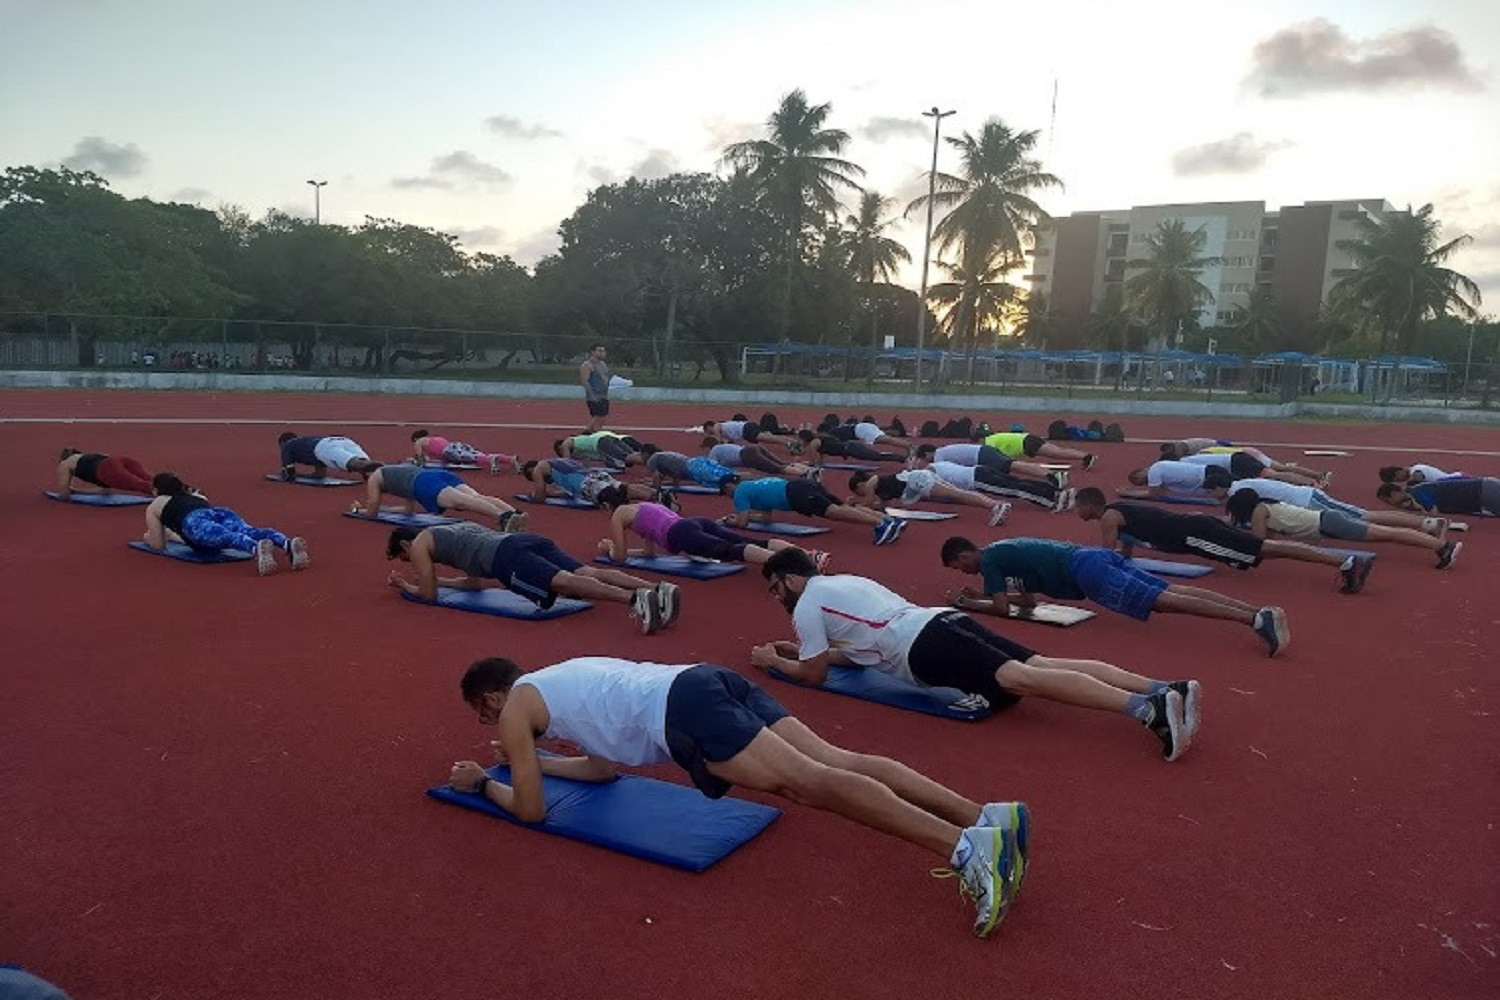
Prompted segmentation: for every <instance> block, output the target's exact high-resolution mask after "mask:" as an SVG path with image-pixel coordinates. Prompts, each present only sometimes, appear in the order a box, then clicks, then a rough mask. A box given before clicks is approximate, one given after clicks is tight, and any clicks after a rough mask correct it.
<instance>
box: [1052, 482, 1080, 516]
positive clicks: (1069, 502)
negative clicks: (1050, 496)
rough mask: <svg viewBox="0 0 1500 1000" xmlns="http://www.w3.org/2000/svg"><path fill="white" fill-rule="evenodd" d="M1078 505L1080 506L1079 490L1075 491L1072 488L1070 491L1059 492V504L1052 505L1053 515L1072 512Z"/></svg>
mask: <svg viewBox="0 0 1500 1000" xmlns="http://www.w3.org/2000/svg"><path fill="white" fill-rule="evenodd" d="M1077 504H1078V491H1077V490H1075V489H1073V488H1071V487H1069V488H1068V489H1065V490H1058V491H1057V502H1056V503H1054V504H1053V505H1052V513H1054V514H1061V513H1062V512H1064V511H1068V510H1072V509H1073V508H1074V507H1075V506H1077Z"/></svg>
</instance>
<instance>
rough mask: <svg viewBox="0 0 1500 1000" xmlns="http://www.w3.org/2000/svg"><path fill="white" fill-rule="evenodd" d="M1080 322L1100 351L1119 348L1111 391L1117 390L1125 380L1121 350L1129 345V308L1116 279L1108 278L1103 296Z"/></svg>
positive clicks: (1124, 350)
mask: <svg viewBox="0 0 1500 1000" xmlns="http://www.w3.org/2000/svg"><path fill="white" fill-rule="evenodd" d="M1084 323H1085V327H1086V328H1087V330H1088V334H1089V339H1090V340H1091V341H1092V342H1093V344H1094V346H1095V347H1097V348H1098V349H1099V350H1101V351H1112V350H1116V349H1118V350H1119V352H1120V363H1119V365H1118V366H1117V367H1116V368H1115V392H1119V391H1120V387H1121V386H1122V385H1124V383H1125V352H1126V351H1127V350H1128V349H1129V346H1130V345H1129V337H1130V325H1131V320H1130V310H1128V309H1126V308H1125V292H1124V288H1123V286H1122V285H1121V284H1120V282H1118V281H1112V282H1110V283H1109V284H1107V285H1105V286H1104V298H1103V299H1101V300H1100V302H1099V306H1098V308H1097V309H1095V310H1094V311H1093V312H1091V313H1089V317H1088V319H1087V320H1085V321H1084ZM1116 345H1118V348H1117V346H1116Z"/></svg>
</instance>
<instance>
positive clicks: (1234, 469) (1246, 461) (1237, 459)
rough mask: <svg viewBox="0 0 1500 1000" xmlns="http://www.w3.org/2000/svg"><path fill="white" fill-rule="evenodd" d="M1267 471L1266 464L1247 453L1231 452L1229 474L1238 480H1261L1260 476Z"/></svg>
mask: <svg viewBox="0 0 1500 1000" xmlns="http://www.w3.org/2000/svg"><path fill="white" fill-rule="evenodd" d="M1265 471H1266V463H1265V462H1262V461H1261V460H1260V459H1258V458H1256V457H1255V456H1254V455H1252V454H1250V453H1249V452H1247V451H1236V452H1231V453H1230V455H1229V474H1230V475H1231V476H1233V477H1234V478H1235V479H1236V480H1240V479H1259V478H1260V474H1261V473H1262V472H1265Z"/></svg>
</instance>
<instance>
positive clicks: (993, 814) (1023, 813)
mask: <svg viewBox="0 0 1500 1000" xmlns="http://www.w3.org/2000/svg"><path fill="white" fill-rule="evenodd" d="M974 825H975V826H984V827H994V828H995V829H997V830H1014V831H1015V834H1016V855H1015V857H1016V862H1015V865H1016V892H1020V891H1021V880H1022V879H1024V878H1025V877H1026V863H1027V861H1028V860H1029V859H1030V856H1031V855H1030V853H1029V847H1028V843H1029V841H1030V837H1031V810H1030V809H1027V808H1026V803H1024V802H986V803H985V804H984V805H983V806H981V807H980V809H979V822H978V823H976V824H974Z"/></svg>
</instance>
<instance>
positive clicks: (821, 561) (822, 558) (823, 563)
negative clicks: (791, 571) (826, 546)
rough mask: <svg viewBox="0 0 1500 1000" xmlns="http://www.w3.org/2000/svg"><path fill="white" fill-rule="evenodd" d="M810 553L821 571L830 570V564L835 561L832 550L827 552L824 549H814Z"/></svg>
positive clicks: (814, 563)
mask: <svg viewBox="0 0 1500 1000" xmlns="http://www.w3.org/2000/svg"><path fill="white" fill-rule="evenodd" d="M808 555H810V556H812V561H813V565H814V566H815V567H817V570H818V572H819V573H827V572H828V566H829V564H830V563H832V562H833V553H832V552H825V551H824V550H822V549H813V550H812V551H811V552H809V553H808Z"/></svg>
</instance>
